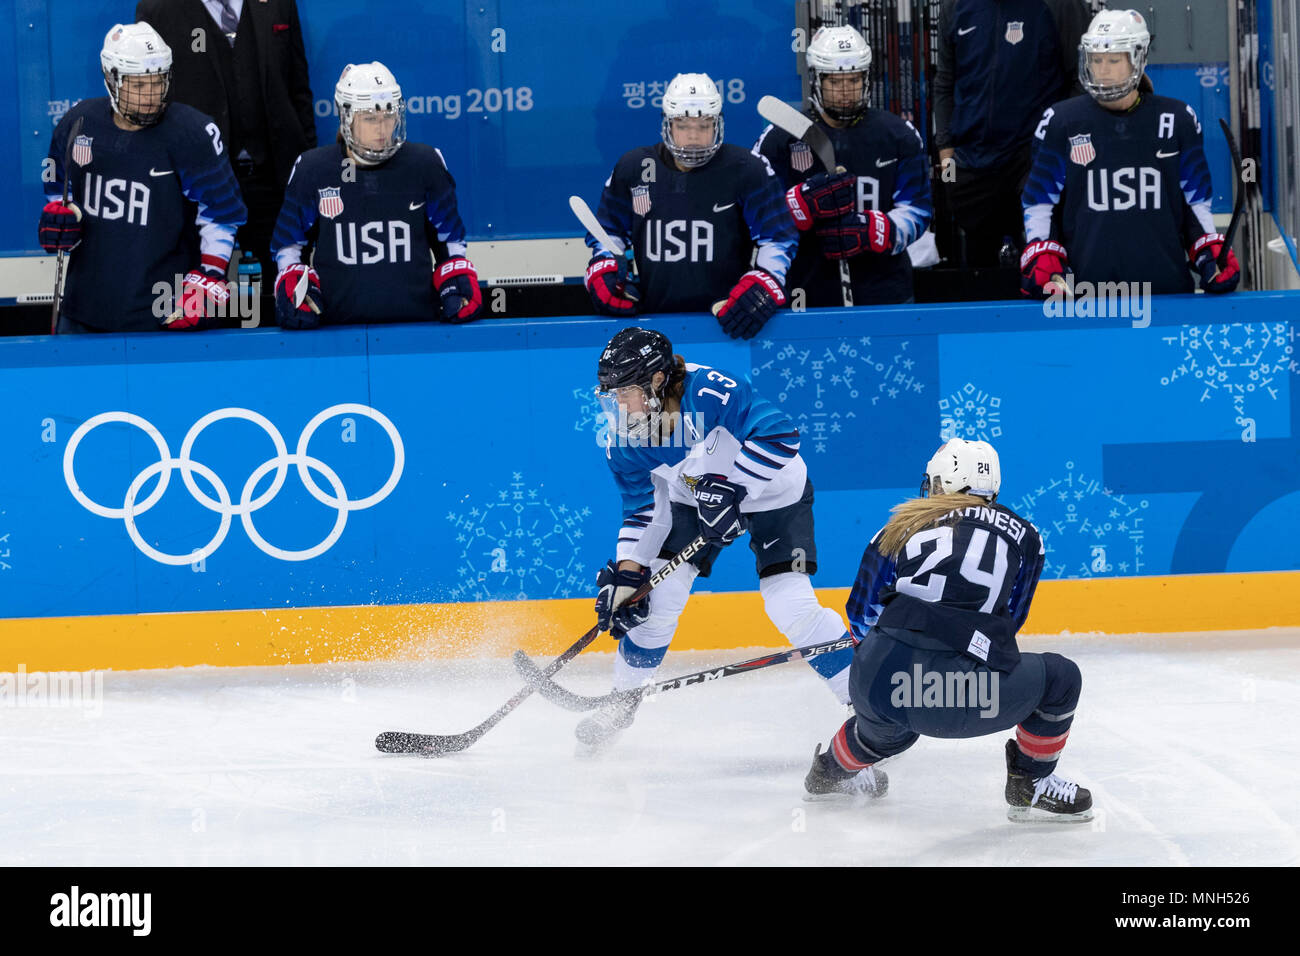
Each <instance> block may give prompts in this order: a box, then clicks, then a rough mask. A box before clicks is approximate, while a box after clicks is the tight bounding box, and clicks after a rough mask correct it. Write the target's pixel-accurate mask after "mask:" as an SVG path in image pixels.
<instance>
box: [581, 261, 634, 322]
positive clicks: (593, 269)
mask: <svg viewBox="0 0 1300 956" xmlns="http://www.w3.org/2000/svg"><path fill="white" fill-rule="evenodd" d="M585 281H586V285H587V293H588V294H589V295H590V296H591V304H592V305H593V306H595V307H596V311H597V312H599V313H600V314H601V315H613V316H619V317H621V316H629V315H635V314H636V304H637V301H638V300H639V299H640V298H641V296H640V294H639V293H638V291H637V287H636V279H634V278H633V277H631V276H629V275H628V274H627V260H626V259H625V258H624V257H622V256H612V255H608V254H606V255H599V256H594V257H593V258H592V260H591V261H590V262H588V263H587V278H586V280H585Z"/></svg>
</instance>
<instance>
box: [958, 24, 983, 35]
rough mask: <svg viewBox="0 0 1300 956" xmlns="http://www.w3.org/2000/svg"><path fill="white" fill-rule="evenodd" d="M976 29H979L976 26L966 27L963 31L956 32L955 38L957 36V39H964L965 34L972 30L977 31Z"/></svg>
mask: <svg viewBox="0 0 1300 956" xmlns="http://www.w3.org/2000/svg"><path fill="white" fill-rule="evenodd" d="M978 29H979V27H978V26H974V27H967V28H966V29H965V30H958V31H957V36H959V37H964V36H965V35H966V34H968V33H970V32H971V31H972V30H978Z"/></svg>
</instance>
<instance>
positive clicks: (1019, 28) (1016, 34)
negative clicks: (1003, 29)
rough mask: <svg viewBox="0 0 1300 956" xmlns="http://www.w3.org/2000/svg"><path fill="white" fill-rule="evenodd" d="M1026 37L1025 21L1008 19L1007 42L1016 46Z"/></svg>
mask: <svg viewBox="0 0 1300 956" xmlns="http://www.w3.org/2000/svg"><path fill="white" fill-rule="evenodd" d="M1024 38H1025V21H1024V20H1008V21H1007V42H1008V43H1010V44H1011V45H1012V46H1015V45H1016V44H1017V43H1019V42H1020V41H1021V40H1023V39H1024Z"/></svg>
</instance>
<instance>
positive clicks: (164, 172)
mask: <svg viewBox="0 0 1300 956" xmlns="http://www.w3.org/2000/svg"><path fill="white" fill-rule="evenodd" d="M171 174H172V170H170V169H154V168H153V167H152V166H150V167H149V175H150V176H170V175H171Z"/></svg>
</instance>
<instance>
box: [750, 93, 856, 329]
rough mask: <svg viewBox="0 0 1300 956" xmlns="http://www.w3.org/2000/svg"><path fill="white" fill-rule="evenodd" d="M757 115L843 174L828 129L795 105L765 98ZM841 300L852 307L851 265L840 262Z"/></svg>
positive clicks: (829, 166)
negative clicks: (802, 143) (803, 143)
mask: <svg viewBox="0 0 1300 956" xmlns="http://www.w3.org/2000/svg"><path fill="white" fill-rule="evenodd" d="M758 115H759V116H761V117H763V119H765V120H767V121H768V122H769V123H771V124H772V125H773V126H775V127H776V128H777V129H780V130H784V131H785V132H787V133H789V134H790V135H791V136H793V137H794V138H795V139H798V140H802V141H803V142H805V143H807V144H808V148H809V149H811V150H812V151H813V153H814V154H815V155H816V156H817V158H818V159H820V160H821V162H822V165H823V166H825V167H826V171H827V172H828V173H842V172H844V171H845V170H844V167H843V166H839V165H836V163H835V147H834V146H833V145H832V144H831V140H830V137H829V136H827V135H826V132H825V130H823V129H822V128H821V127H820V126H818V125H817V124H816V123H814V122H813V121H812V120H811V119H810V118H809V117H807V116H805V115H804V114H803V113H800V112H799V111H798V110H797V109H795V108H794V107H793V106H790V105H789V104H787V103H783V102H782V101H781V100H778V99H777V98H776V97H775V96H764V97H763V98H762V99H761V100H759V101H758ZM840 298H841V299H842V300H843V302H844V304H845V305H852V304H853V283H852V281H851V280H850V278H849V263H848V261H847V260H845V259H841V260H840Z"/></svg>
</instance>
